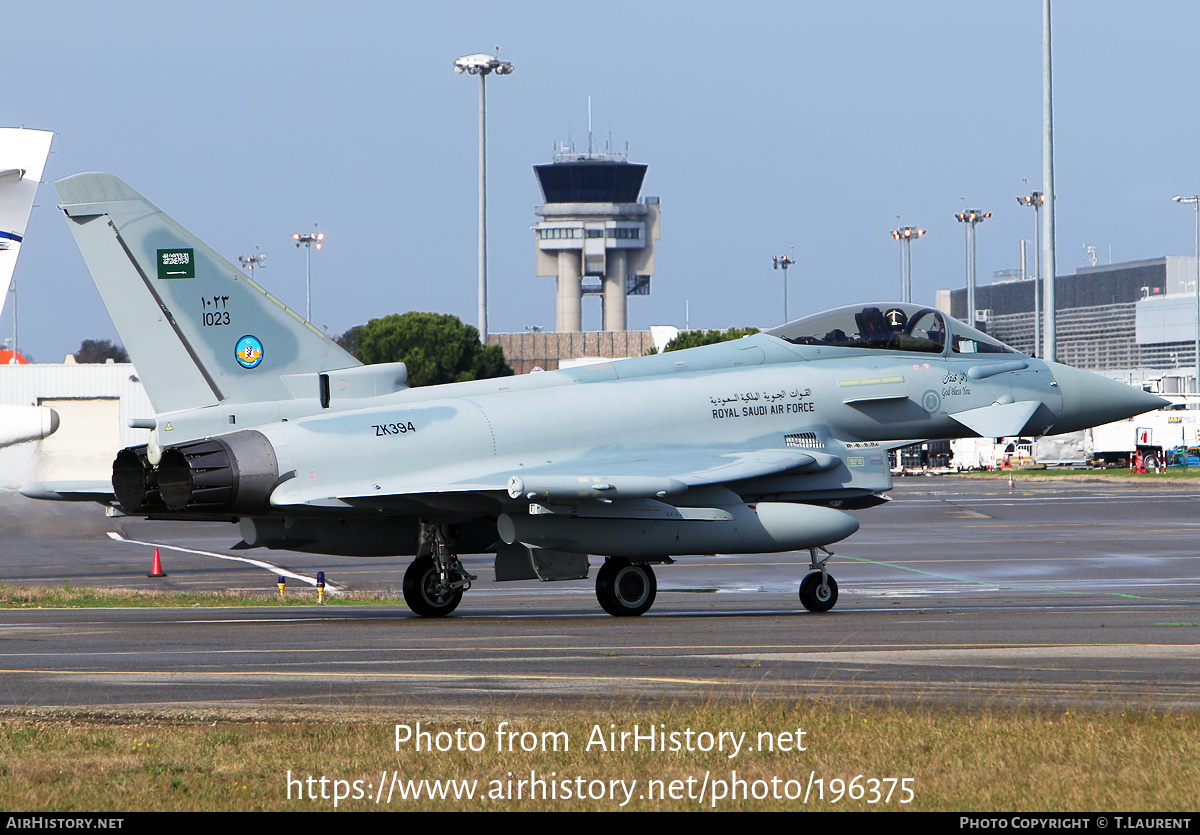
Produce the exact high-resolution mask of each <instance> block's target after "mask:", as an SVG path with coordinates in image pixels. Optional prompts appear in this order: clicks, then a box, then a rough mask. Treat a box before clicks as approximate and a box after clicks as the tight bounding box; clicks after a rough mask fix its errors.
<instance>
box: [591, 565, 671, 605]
mask: <svg viewBox="0 0 1200 835" xmlns="http://www.w3.org/2000/svg"><path fill="white" fill-rule="evenodd" d="M657 593H658V581H657V580H655V579H654V570H653V569H652V568H650V566H648V565H645V564H644V563H631V562H630V561H629V560H627V559H624V558H623V557H609V558H608V559H607V560H605V561H604V565H602V566H600V571H598V572H597V573H596V598H597V599H598V600H599V601H600V606H601V607H602V608H603V609H604V611H606V612H608V613H609V614H610V615H613V616H614V617H618V618H620V617H633V616H635V615H641V614H645V613H646V612H647V611H649V609H650V607H651V606H653V605H654V595H655V594H657Z"/></svg>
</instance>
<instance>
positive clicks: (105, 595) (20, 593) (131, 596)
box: [0, 580, 398, 609]
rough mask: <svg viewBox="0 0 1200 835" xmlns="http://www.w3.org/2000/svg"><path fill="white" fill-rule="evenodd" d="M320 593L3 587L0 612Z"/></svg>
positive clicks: (296, 599)
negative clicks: (2, 610) (3, 610)
mask: <svg viewBox="0 0 1200 835" xmlns="http://www.w3.org/2000/svg"><path fill="white" fill-rule="evenodd" d="M397 600H398V598H397V597H396V596H394V595H389V594H382V593H375V592H349V593H345V592H343V593H340V594H328V593H326V595H325V605H328V606H366V605H372V604H378V603H389V604H393V603H396V602H397ZM316 603H317V590H316V589H315V588H313V587H311V586H295V585H292V586H289V587H288V588H287V591H286V593H285V594H284V596H283V597H282V598H281V597H280V596H279V594H278V593H277V592H264V591H253V592H250V591H205V592H198V591H197V592H193V591H160V590H156V589H120V588H118V589H96V588H72V587H71V586H70V585H69V584H68V583H67V581H65V580H64V581H63V585H62V588H57V587H45V586H28V587H26V586H2V585H0V609H113V608H135V609H154V608H169V607H182V608H192V607H213V606H312V605H315V604H316Z"/></svg>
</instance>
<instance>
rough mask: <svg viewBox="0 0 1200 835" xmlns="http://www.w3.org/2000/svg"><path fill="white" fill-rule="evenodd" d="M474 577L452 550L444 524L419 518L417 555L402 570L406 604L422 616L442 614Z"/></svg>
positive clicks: (454, 605) (452, 606)
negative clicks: (423, 520) (419, 528)
mask: <svg viewBox="0 0 1200 835" xmlns="http://www.w3.org/2000/svg"><path fill="white" fill-rule="evenodd" d="M427 549H428V551H427ZM477 579H479V578H478V577H476V576H475V575H474V574H468V573H467V570H466V569H465V568H463V565H462V563H461V562H459V561H458V555H457V554H455V553H454V552H453V551H452V550H451V548H450V543H449V538H448V537H447V535H446V526H445V525H434V524H430V523H428V522H421V538H420V542H419V544H418V546H417V558H416V559H415V560H413V562H412V565H410V566H409V567H408V570H407V571H405V572H404V602H405V603H407V604H408V608H410V609H412V610H413V611H414V612H416V613H417V614H418V615H420V616H421V617H424V618H440V617H445V616H446V615H448V614H450V613H451V612H453V611H454V610H455V609H456V608H458V604H459V603H460V602H462V596H463V592H464V591H466V590H467V589H469V588H471V581H472V580H477Z"/></svg>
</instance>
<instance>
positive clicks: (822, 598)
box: [800, 548, 838, 612]
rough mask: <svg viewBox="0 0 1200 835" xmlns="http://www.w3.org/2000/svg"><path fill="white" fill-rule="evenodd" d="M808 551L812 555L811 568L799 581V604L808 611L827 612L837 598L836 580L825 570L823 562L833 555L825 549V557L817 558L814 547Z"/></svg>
mask: <svg viewBox="0 0 1200 835" xmlns="http://www.w3.org/2000/svg"><path fill="white" fill-rule="evenodd" d="M821 550H822V551H825V549H824V548H822V549H821ZM808 552H809V554H811V555H812V566H811V567H812V570H811V571H809V572H808V574H806V575H805V576H804V579H803V580H801V581H800V605H802V606H803V607H804V608H805V609H808V611H810V612H828V611H829V610H830V609H832V608H833V605H834V604H835V603H837V599H838V587H837V581H836V580H834V579H833V577H832V576H830V574H829V572H828V571H826V570H825V563H826V562H828V561H829V558H830V557H831V556H833V555H832V554H830V553H829V552H828V551H825V558H824V559H821V560H818V559H817V549H816V548H810V549H809V550H808Z"/></svg>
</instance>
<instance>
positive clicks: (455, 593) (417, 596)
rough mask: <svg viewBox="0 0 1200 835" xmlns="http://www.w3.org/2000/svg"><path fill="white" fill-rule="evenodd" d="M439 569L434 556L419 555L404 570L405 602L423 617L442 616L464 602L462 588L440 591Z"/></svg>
mask: <svg viewBox="0 0 1200 835" xmlns="http://www.w3.org/2000/svg"><path fill="white" fill-rule="evenodd" d="M438 581H439V577H438V571H437V567H436V566H435V565H434V564H433V557H418V558H417V559H415V560H413V562H412V565H410V566H409V567H408V570H407V571H405V572H404V602H405V603H407V604H408V608H410V609H412V610H413V611H414V612H416V613H417V614H418V615H420V616H421V617H423V618H441V617H445V616H446V615H448V614H450V613H451V612H453V611H454V610H455V609H457V608H458V604H459V603H460V602H462V596H463V593H462V589H451V590H450V591H448V592H445V593H439V592H438V590H437V587H438Z"/></svg>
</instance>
